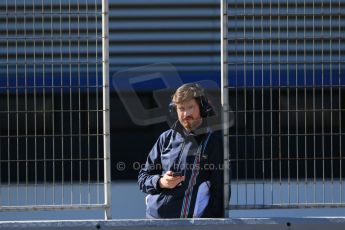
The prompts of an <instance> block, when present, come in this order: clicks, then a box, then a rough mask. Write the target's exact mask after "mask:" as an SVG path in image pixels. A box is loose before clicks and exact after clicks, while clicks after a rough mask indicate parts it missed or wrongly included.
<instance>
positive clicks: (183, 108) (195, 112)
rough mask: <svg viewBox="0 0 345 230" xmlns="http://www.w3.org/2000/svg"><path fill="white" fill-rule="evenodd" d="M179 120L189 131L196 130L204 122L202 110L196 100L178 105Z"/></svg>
mask: <svg viewBox="0 0 345 230" xmlns="http://www.w3.org/2000/svg"><path fill="white" fill-rule="evenodd" d="M176 109H177V115H178V120H179V121H180V123H181V124H182V126H183V127H184V128H185V129H186V130H187V131H191V130H195V129H196V128H197V127H198V126H199V125H200V124H201V122H202V119H201V116H200V108H199V105H198V103H197V102H196V100H195V99H192V100H189V101H185V102H182V103H178V104H176Z"/></svg>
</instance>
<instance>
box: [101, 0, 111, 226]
mask: <svg viewBox="0 0 345 230" xmlns="http://www.w3.org/2000/svg"><path fill="white" fill-rule="evenodd" d="M102 76H103V146H104V149H103V151H104V205H105V219H106V220H108V219H111V207H110V204H111V174H110V116H109V115H110V114H109V113H110V111H109V99H110V98H109V3H108V1H107V0H102Z"/></svg>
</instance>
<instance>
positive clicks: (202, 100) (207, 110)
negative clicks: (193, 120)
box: [169, 83, 215, 119]
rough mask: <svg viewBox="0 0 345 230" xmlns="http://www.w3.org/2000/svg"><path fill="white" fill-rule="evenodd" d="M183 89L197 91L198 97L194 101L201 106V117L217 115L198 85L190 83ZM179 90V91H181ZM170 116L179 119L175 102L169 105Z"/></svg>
mask: <svg viewBox="0 0 345 230" xmlns="http://www.w3.org/2000/svg"><path fill="white" fill-rule="evenodd" d="M182 87H183V88H187V87H188V88H192V89H193V90H194V91H195V93H196V94H197V95H198V96H196V97H194V99H195V100H196V102H197V103H198V105H199V109H200V116H201V117H202V118H205V117H210V116H214V115H215V112H214V109H213V107H212V106H211V105H210V103H209V102H208V99H207V98H206V96H205V93H204V90H203V89H202V88H201V87H200V86H199V85H198V84H196V83H188V84H184V85H182V86H181V87H180V88H182ZM180 88H179V89H180ZM179 89H177V90H179ZM175 93H176V92H175ZM169 114H170V116H171V117H172V118H174V119H177V111H176V104H175V103H174V102H171V103H170V104H169Z"/></svg>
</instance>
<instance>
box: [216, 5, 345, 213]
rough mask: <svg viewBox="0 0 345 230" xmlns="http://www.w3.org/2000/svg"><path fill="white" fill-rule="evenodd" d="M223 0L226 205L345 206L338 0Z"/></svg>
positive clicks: (342, 33)
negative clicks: (228, 118)
mask: <svg viewBox="0 0 345 230" xmlns="http://www.w3.org/2000/svg"><path fill="white" fill-rule="evenodd" d="M222 4H223V9H224V10H223V17H222V18H223V22H224V23H223V30H222V31H223V36H222V37H223V48H224V49H223V63H222V64H223V66H225V67H223V72H222V73H223V78H225V79H223V81H224V83H223V90H224V93H223V99H224V98H225V99H228V101H227V100H225V103H224V105H225V106H230V108H232V110H233V111H234V115H235V119H236V120H235V125H234V126H233V127H232V128H231V129H230V130H229V133H226V134H227V138H226V139H227V140H228V141H229V144H228V147H229V149H227V151H229V153H230V162H231V167H232V175H231V176H232V181H231V187H232V196H231V202H230V209H238V208H245V209H247V208H291V207H295V208H296V207H297V208H300V207H343V206H344V204H345V203H344V197H345V187H344V183H343V176H344V170H343V166H342V164H343V159H344V147H343V144H342V142H343V140H344V109H345V104H344V100H343V98H342V97H343V95H344V89H345V88H344V86H345V77H344V73H345V65H344V60H345V56H344V54H345V53H344V52H345V44H344V41H345V30H344V25H345V14H344V10H345V4H344V1H341V0H330V1H322V0H303V1H292V0H291V1H290V0H287V1H281V0H270V1H268V0H250V1H249V0H248V1H247V0H243V1H232V0H228V1H223V3H222Z"/></svg>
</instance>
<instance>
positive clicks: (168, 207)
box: [138, 83, 224, 218]
mask: <svg viewBox="0 0 345 230" xmlns="http://www.w3.org/2000/svg"><path fill="white" fill-rule="evenodd" d="M170 113H172V114H173V115H174V114H175V116H176V115H177V119H178V120H177V121H176V122H175V123H174V125H173V126H172V127H171V129H169V130H167V131H165V132H163V133H162V134H161V135H160V137H159V138H158V140H157V142H156V143H155V144H154V146H153V148H152V150H151V151H150V153H149V155H148V157H147V161H146V164H145V167H143V168H142V169H141V170H140V172H139V176H138V183H139V186H140V189H141V191H143V192H144V193H147V194H148V195H147V197H146V217H147V218H193V217H205V218H206V217H208V218H212V217H213V218H217V217H223V213H224V212H223V167H222V163H223V144H222V136H221V132H220V131H217V132H216V131H212V130H211V128H210V127H208V125H207V119H206V118H207V117H209V116H213V115H214V110H213V108H212V106H211V105H210V104H209V101H208V100H207V98H206V96H205V93H204V89H203V88H201V87H200V86H199V85H198V84H194V83H190V84H184V85H182V86H181V87H179V88H178V89H177V90H176V92H175V93H174V95H173V97H172V102H171V104H170Z"/></svg>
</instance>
